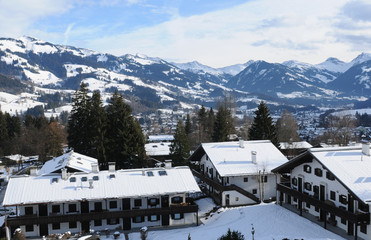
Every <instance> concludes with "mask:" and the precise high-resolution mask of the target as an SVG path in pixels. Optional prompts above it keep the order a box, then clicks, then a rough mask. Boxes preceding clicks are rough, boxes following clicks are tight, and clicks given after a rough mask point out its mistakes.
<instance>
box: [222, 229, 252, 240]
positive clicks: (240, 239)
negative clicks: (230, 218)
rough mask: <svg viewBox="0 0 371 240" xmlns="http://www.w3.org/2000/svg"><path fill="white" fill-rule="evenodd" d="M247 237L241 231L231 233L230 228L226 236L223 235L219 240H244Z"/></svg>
mask: <svg viewBox="0 0 371 240" xmlns="http://www.w3.org/2000/svg"><path fill="white" fill-rule="evenodd" d="M244 239H245V237H244V235H243V234H242V233H240V232H239V231H231V229H230V228H228V231H227V233H226V234H224V235H222V236H221V237H220V238H218V240H244Z"/></svg>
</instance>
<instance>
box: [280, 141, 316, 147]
mask: <svg viewBox="0 0 371 240" xmlns="http://www.w3.org/2000/svg"><path fill="white" fill-rule="evenodd" d="M311 147H313V146H312V145H311V144H309V143H308V142H306V141H301V142H290V143H289V142H280V148H281V149H308V148H311Z"/></svg>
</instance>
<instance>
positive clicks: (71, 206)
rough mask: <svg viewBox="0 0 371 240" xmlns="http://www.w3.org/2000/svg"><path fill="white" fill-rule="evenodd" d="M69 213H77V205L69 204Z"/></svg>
mask: <svg viewBox="0 0 371 240" xmlns="http://www.w3.org/2000/svg"><path fill="white" fill-rule="evenodd" d="M68 211H69V212H77V207H76V204H68Z"/></svg>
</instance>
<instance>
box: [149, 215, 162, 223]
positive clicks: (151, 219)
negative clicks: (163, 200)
mask: <svg viewBox="0 0 371 240" xmlns="http://www.w3.org/2000/svg"><path fill="white" fill-rule="evenodd" d="M158 220H160V216H159V215H151V216H148V221H150V222H156V221H158Z"/></svg>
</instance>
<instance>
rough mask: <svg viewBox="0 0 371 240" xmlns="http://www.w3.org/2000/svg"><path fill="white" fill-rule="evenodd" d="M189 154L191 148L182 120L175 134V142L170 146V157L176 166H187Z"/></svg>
mask: <svg viewBox="0 0 371 240" xmlns="http://www.w3.org/2000/svg"><path fill="white" fill-rule="evenodd" d="M189 152H190V146H189V141H188V138H187V134H186V132H185V129H184V126H183V122H182V120H179V121H178V124H177V126H176V130H175V134H174V141H173V142H172V143H171V145H170V157H171V158H172V160H173V164H174V166H181V165H187V162H186V160H187V159H188V157H189Z"/></svg>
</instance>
